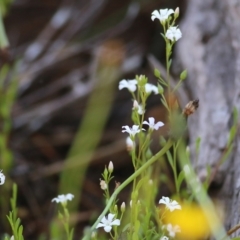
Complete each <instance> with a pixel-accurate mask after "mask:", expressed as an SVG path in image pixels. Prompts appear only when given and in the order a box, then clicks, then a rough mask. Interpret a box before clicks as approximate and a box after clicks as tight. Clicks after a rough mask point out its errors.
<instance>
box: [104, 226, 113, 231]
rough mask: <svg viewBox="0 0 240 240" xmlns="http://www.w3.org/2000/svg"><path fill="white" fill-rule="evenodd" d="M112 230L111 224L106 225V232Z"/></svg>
mask: <svg viewBox="0 0 240 240" xmlns="http://www.w3.org/2000/svg"><path fill="white" fill-rule="evenodd" d="M111 230H112V227H111V226H105V227H104V231H105V232H110V231H111Z"/></svg>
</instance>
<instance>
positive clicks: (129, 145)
mask: <svg viewBox="0 0 240 240" xmlns="http://www.w3.org/2000/svg"><path fill="white" fill-rule="evenodd" d="M126 146H127V150H128V151H132V150H133V148H135V146H136V144H135V142H134V141H133V140H132V139H131V138H130V137H129V136H128V137H127V138H126Z"/></svg>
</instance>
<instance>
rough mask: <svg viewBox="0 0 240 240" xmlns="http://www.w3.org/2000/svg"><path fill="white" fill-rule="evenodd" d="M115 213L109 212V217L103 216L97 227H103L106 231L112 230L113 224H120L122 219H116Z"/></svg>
mask: <svg viewBox="0 0 240 240" xmlns="http://www.w3.org/2000/svg"><path fill="white" fill-rule="evenodd" d="M114 216H115V214H112V213H109V214H108V217H107V218H106V217H105V216H104V217H103V218H102V220H101V222H100V223H98V225H97V227H96V228H99V227H103V228H104V231H105V232H110V231H111V230H112V226H113V225H116V226H119V225H120V220H119V219H115V220H113V219H114Z"/></svg>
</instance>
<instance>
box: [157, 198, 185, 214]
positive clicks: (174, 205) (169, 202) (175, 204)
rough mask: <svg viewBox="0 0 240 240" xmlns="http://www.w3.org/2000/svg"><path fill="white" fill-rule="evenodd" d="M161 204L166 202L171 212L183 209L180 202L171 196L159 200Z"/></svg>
mask: <svg viewBox="0 0 240 240" xmlns="http://www.w3.org/2000/svg"><path fill="white" fill-rule="evenodd" d="M159 204H165V205H166V208H167V209H169V210H170V212H173V211H174V210H176V209H177V210H181V209H182V207H181V206H180V204H179V203H178V202H177V201H175V200H171V199H170V198H169V197H162V198H161V199H160V200H159Z"/></svg>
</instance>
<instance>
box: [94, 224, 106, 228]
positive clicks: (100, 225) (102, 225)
mask: <svg viewBox="0 0 240 240" xmlns="http://www.w3.org/2000/svg"><path fill="white" fill-rule="evenodd" d="M104 226H105V224H102V223H98V225H97V226H96V228H100V227H104Z"/></svg>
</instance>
